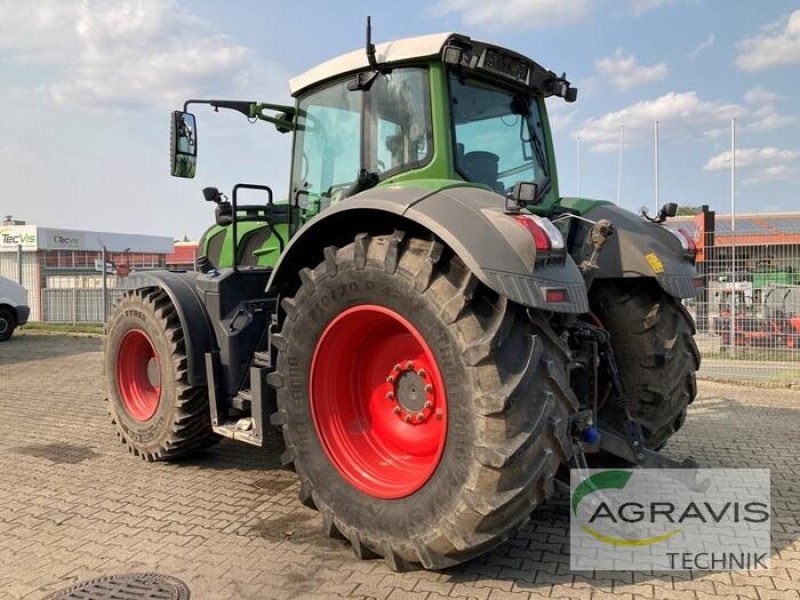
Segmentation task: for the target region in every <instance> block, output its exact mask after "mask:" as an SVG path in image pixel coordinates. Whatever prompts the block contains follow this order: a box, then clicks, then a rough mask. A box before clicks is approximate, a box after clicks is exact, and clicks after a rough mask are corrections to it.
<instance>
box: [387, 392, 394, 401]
mask: <svg viewBox="0 0 800 600" xmlns="http://www.w3.org/2000/svg"><path fill="white" fill-rule="evenodd" d="M393 398H394V392H387V393H386V399H387V400H392V399H393Z"/></svg>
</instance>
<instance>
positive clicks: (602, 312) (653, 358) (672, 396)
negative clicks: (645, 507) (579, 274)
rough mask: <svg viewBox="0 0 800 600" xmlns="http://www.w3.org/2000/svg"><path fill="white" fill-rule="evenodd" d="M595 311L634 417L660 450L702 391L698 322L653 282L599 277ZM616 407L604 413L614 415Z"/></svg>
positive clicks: (594, 289) (593, 292)
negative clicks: (607, 336) (606, 334)
mask: <svg viewBox="0 0 800 600" xmlns="http://www.w3.org/2000/svg"><path fill="white" fill-rule="evenodd" d="M590 300H591V302H590V305H591V307H592V311H593V313H594V314H595V316H596V317H597V318H598V319H599V320H600V321H601V323H602V325H603V326H604V327H605V328H606V329H607V330H608V331H609V332H610V333H611V346H612V348H613V349H614V355H615V356H616V359H617V364H618V366H619V370H620V374H621V376H622V383H623V385H624V387H625V392H626V394H627V396H628V406H629V408H630V411H631V414H632V416H633V417H634V418H635V419H637V420H638V421H640V422H641V423H642V425H643V426H644V427H645V433H646V440H645V441H646V443H647V445H648V446H649V447H650V448H655V449H659V448H661V447H662V446H663V445H664V444H665V443H666V442H667V440H668V439H669V438H670V437H671V436H672V434H673V433H675V432H676V431H677V430H678V429H680V427H681V426H682V425H683V423H684V421H685V420H686V412H687V407H688V406H689V404H691V403H692V402H693V401H694V398H695V396H696V395H697V382H696V378H695V371H697V369H698V368H699V367H700V352H699V351H698V349H697V345H696V344H695V342H694V333H695V328H694V322H693V320H692V317H691V315H689V313H688V312H687V311H686V309H684V308H683V306H682V305H681V303H680V302H679V301H678V300H676V299H675V298H673V297H672V296H670V295H669V294H667V293H666V292H665V291H664V290H662V289H661V288H660V287H658V285H657V284H656V283H654V282H651V281H644V280H632V281H625V280H622V281H619V280H615V281H598V282H596V283H595V284H594V286H593V287H592V290H591V298H590ZM611 409H612V407H611V406H606V407H604V408H601V410H600V417H601V418H602V417H603V416H604V414H605V416H606V417H607V419H608V420H612V418H611V412H610V411H611Z"/></svg>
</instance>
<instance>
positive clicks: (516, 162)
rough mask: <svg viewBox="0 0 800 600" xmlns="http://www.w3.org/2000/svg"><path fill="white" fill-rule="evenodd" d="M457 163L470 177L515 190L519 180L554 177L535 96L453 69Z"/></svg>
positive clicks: (543, 181)
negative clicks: (469, 76) (549, 167)
mask: <svg viewBox="0 0 800 600" xmlns="http://www.w3.org/2000/svg"><path fill="white" fill-rule="evenodd" d="M449 79H450V102H451V105H452V110H451V114H452V115H453V123H454V132H455V143H456V153H455V154H456V169H457V170H458V172H459V173H460V174H461V176H462V177H464V179H466V180H467V181H472V182H474V183H481V184H484V185H487V186H489V187H490V188H491V189H493V190H494V191H496V192H497V193H498V194H507V193H509V192H510V191H511V190H512V188H513V187H514V184H515V183H516V182H518V181H530V182H534V183H537V184H538V185H539V193H540V194H541V193H544V192H545V191H546V190H547V187H548V184H549V182H550V177H549V174H548V167H547V157H546V153H545V150H544V148H545V146H544V131H543V129H542V122H541V115H540V113H539V106H538V104H537V103H536V100H535V98H534V97H533V96H529V95H527V94H525V93H523V92H519V91H514V90H509V89H503V88H499V87H496V86H495V85H492V84H490V83H486V82H483V81H478V80H474V79H464V78H461V77H459V76H458V74H456V73H450V77H449Z"/></svg>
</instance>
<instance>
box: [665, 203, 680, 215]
mask: <svg viewBox="0 0 800 600" xmlns="http://www.w3.org/2000/svg"><path fill="white" fill-rule="evenodd" d="M661 212H663V213H664V215H665V216H667V217H674V216H675V215H677V214H678V205H677V204H675V203H674V202H667V203H666V204H665V205H664V208H662V209H661Z"/></svg>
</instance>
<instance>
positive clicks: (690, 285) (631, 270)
mask: <svg viewBox="0 0 800 600" xmlns="http://www.w3.org/2000/svg"><path fill="white" fill-rule="evenodd" d="M583 216H584V217H586V218H587V219H591V220H593V221H597V220H599V219H608V220H609V221H611V222H612V223H613V224H614V228H615V234H614V235H613V236H611V237H610V238H609V240H608V243H607V244H606V245H605V247H604V248H603V252H602V253H601V254H600V269H599V271H598V274H597V278H598V279H612V278H629V277H653V278H655V279H656V281H658V283H659V285H660V286H661V287H662V288H663V289H664V291H666V292H667V293H668V294H670V295H672V296H674V297H676V298H693V297H694V296H696V295H697V294H699V293H700V288H698V287H695V285H694V280H695V279H696V278H697V272H696V271H695V268H694V265H693V264H692V263H691V261H690V260H689V259H688V258H686V257H684V255H683V249H682V248H681V243H680V241H678V239H677V238H676V237H675V236H674V235H673V234H672V233H670V232H669V231H667V230H666V228H665V227H664V226H663V225H658V224H656V223H650V222H648V221H645V220H644V219H642V218H641V217H640V216H638V215H635V214H633V213H631V212H629V211H627V210H623V209H621V208H619V207H617V206H614V205H613V204H605V203H604V204H599V205H598V206H596V207H595V208H593V209H591V210H589V211H587V212H586V213H584V214H583Z"/></svg>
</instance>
